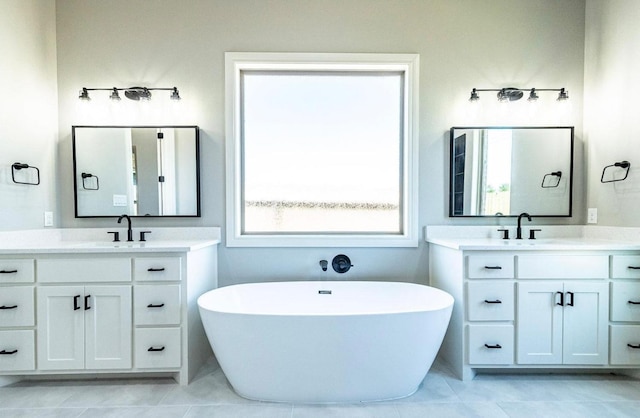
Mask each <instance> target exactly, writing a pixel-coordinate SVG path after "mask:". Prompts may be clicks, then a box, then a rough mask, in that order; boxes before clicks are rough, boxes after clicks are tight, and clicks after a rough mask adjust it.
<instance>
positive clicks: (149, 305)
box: [147, 303, 164, 308]
mask: <svg viewBox="0 0 640 418" xmlns="http://www.w3.org/2000/svg"><path fill="white" fill-rule="evenodd" d="M163 306H164V303H161V304H160V305H154V304H153V303H150V304H148V305H147V308H162V307H163Z"/></svg>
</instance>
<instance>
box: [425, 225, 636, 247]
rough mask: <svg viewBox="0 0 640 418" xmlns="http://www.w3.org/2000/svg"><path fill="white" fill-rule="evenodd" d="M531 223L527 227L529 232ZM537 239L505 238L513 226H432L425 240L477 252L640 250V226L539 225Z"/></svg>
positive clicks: (513, 230)
mask: <svg viewBox="0 0 640 418" xmlns="http://www.w3.org/2000/svg"><path fill="white" fill-rule="evenodd" d="M529 228H531V227H530V226H527V227H526V228H524V227H523V231H526V232H527V233H528V230H529ZM534 228H536V229H538V230H540V231H539V232H538V238H537V239H533V240H531V239H513V238H511V239H508V240H505V239H501V232H500V231H502V230H503V229H509V230H510V233H511V234H510V235H511V236H512V237H513V236H514V235H515V228H514V227H513V226H494V225H491V226H486V225H485V226H451V225H443V226H428V227H426V228H425V241H427V242H428V243H430V244H434V245H440V246H443V247H447V248H452V249H454V250H476V251H483V250H487V251H495V250H503V251H547V250H548V251H556V250H563V251H637V250H640V228H623V227H601V226H584V225H567V226H558V225H542V226H541V225H536V226H534Z"/></svg>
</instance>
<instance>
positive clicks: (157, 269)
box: [147, 267, 164, 271]
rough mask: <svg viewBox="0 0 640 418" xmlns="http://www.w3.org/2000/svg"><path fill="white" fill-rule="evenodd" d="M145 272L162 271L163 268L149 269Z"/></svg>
mask: <svg viewBox="0 0 640 418" xmlns="http://www.w3.org/2000/svg"><path fill="white" fill-rule="evenodd" d="M147 271H164V267H160V268H154V267H149V268H148V269H147Z"/></svg>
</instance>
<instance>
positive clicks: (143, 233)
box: [140, 231, 151, 241]
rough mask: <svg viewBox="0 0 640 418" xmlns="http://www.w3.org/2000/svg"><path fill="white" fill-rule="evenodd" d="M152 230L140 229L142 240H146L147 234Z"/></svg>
mask: <svg viewBox="0 0 640 418" xmlns="http://www.w3.org/2000/svg"><path fill="white" fill-rule="evenodd" d="M150 233H151V231H140V241H146V238H145V234H150Z"/></svg>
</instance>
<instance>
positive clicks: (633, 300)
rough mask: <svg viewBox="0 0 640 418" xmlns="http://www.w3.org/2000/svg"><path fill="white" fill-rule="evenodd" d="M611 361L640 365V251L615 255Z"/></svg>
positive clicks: (612, 272)
mask: <svg viewBox="0 0 640 418" xmlns="http://www.w3.org/2000/svg"><path fill="white" fill-rule="evenodd" d="M610 319H611V325H610V327H609V339H610V343H609V345H610V350H611V356H610V357H611V364H614V365H620V366H640V254H639V255H614V256H613V257H612V258H611V318H610Z"/></svg>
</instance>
